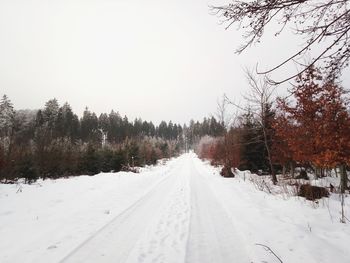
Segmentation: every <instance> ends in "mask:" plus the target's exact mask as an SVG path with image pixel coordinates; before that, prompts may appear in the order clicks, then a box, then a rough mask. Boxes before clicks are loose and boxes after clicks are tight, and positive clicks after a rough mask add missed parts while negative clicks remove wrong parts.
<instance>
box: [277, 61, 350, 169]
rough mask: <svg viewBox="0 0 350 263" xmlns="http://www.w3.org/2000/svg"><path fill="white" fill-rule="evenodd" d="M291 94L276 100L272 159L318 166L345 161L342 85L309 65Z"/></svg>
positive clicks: (348, 152) (347, 119) (346, 119)
mask: <svg viewBox="0 0 350 263" xmlns="http://www.w3.org/2000/svg"><path fill="white" fill-rule="evenodd" d="M292 94H293V96H294V99H281V98H279V99H278V100H277V115H276V119H275V122H274V129H275V133H276V138H275V140H274V141H275V142H274V146H273V148H274V153H275V154H274V160H275V161H277V162H279V163H281V164H285V163H286V162H287V161H288V160H294V161H297V162H299V163H302V164H312V165H314V166H316V167H320V168H333V167H336V166H338V165H341V164H349V163H350V116H349V112H348V110H347V106H348V103H349V101H348V98H347V97H346V93H345V91H344V90H343V88H342V87H341V86H339V85H338V84H336V83H335V81H334V80H323V79H322V77H321V75H320V73H319V72H318V70H317V69H315V68H310V69H309V70H308V71H306V72H305V73H303V74H302V75H300V76H299V77H298V78H297V85H296V86H294V88H293V90H292Z"/></svg>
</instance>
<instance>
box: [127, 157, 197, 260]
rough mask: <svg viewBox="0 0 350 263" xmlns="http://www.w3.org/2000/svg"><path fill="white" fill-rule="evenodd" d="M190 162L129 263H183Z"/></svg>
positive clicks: (179, 176) (179, 172) (186, 237)
mask: <svg viewBox="0 0 350 263" xmlns="http://www.w3.org/2000/svg"><path fill="white" fill-rule="evenodd" d="M187 164H188V160H186V165H184V166H183V169H182V170H180V171H178V174H177V175H176V176H177V177H178V178H179V180H178V181H177V185H176V186H175V187H174V189H173V191H172V193H171V194H170V195H169V197H168V200H167V201H166V202H164V206H163V207H162V212H161V213H160V216H159V217H157V218H156V219H155V220H154V222H152V224H151V225H150V228H149V229H148V230H147V231H146V232H145V233H144V235H143V236H142V237H141V238H140V240H139V242H138V244H137V245H136V246H135V248H134V250H133V251H132V252H131V253H130V256H129V258H128V260H127V262H128V263H134V262H139V263H151V262H152V263H160V262H166V263H175V262H184V260H185V254H186V243H187V239H188V229H189V221H190V188H189V171H188V165H187Z"/></svg>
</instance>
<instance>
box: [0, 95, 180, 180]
mask: <svg viewBox="0 0 350 263" xmlns="http://www.w3.org/2000/svg"><path fill="white" fill-rule="evenodd" d="M183 134H184V132H183V128H182V126H181V125H178V124H173V123H172V122H171V121H170V122H169V123H166V122H165V121H162V122H161V123H160V124H159V125H158V126H155V125H154V124H153V123H152V122H147V121H142V120H141V119H136V120H134V121H129V120H128V118H127V117H126V116H124V117H121V116H120V115H119V113H118V112H115V111H111V113H109V114H105V113H103V114H101V115H100V116H98V117H97V115H96V114H95V113H94V112H91V111H90V110H89V109H88V108H86V109H85V111H84V113H83V116H82V117H81V118H79V117H78V116H77V115H76V114H75V113H74V112H73V111H72V108H71V106H70V105H69V104H68V103H65V104H63V105H62V106H60V105H59V103H58V101H57V100H56V99H52V100H49V101H48V102H47V103H46V104H45V107H44V108H43V109H40V110H37V111H32V110H15V109H14V107H13V105H12V103H11V101H10V99H9V98H8V97H7V96H6V95H4V96H3V98H2V100H1V102H0V180H1V181H3V182H6V181H13V180H16V179H17V178H26V180H27V181H28V182H30V181H34V180H36V179H37V178H39V177H41V178H57V177H61V176H70V175H80V174H96V173H99V172H101V171H103V172H109V171H120V170H122V169H128V167H132V166H142V165H146V164H154V163H156V161H157V160H158V159H161V158H168V157H172V156H175V155H177V154H179V153H180V151H181V150H182V149H183V147H184V136H183Z"/></svg>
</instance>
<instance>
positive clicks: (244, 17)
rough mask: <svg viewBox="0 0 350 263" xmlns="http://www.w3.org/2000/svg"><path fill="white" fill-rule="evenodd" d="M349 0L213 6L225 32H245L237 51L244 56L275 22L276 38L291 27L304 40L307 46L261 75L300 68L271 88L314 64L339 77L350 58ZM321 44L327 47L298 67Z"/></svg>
mask: <svg viewBox="0 0 350 263" xmlns="http://www.w3.org/2000/svg"><path fill="white" fill-rule="evenodd" d="M349 2H350V0H261V1H253V0H250V1H237V0H232V2H231V3H230V4H227V5H223V6H212V7H211V10H212V11H213V13H214V14H216V15H219V16H220V17H222V18H223V21H222V22H223V23H224V24H227V27H226V28H229V27H231V26H232V25H233V24H237V25H238V28H239V29H242V28H243V29H244V30H245V34H244V35H243V36H244V38H245V39H246V41H245V43H244V44H242V45H241V46H240V47H239V48H238V49H237V50H236V51H237V53H241V52H243V51H244V50H245V49H247V48H248V47H250V46H251V45H252V44H254V43H258V42H260V40H261V37H262V36H263V34H264V32H265V29H266V27H267V26H268V25H269V24H272V23H274V22H276V23H277V24H278V25H279V26H280V28H279V29H278V30H277V32H275V36H278V35H279V34H280V33H281V32H282V31H283V30H284V29H285V28H286V27H290V26H292V27H293V28H294V32H295V33H296V34H298V35H302V36H303V37H305V39H306V42H305V44H304V46H302V47H301V48H300V49H299V50H298V51H297V52H296V53H295V54H293V55H291V56H290V57H288V58H286V59H284V60H283V61H282V62H281V63H279V64H278V65H276V66H274V67H272V68H271V69H270V70H268V71H266V72H260V73H261V74H268V73H271V72H272V71H274V70H276V69H278V68H281V67H282V66H284V65H286V64H288V63H291V62H292V63H293V62H296V63H298V64H299V65H301V66H302V69H301V70H300V71H299V72H298V73H297V74H295V75H294V74H293V75H292V76H289V77H287V78H285V79H283V80H280V81H272V80H270V79H269V81H270V82H271V84H280V83H283V82H286V81H289V80H291V79H293V78H295V77H296V76H297V75H298V74H300V73H302V72H304V71H306V70H307V69H308V68H309V67H311V66H312V65H314V64H315V63H317V62H321V63H323V67H324V69H325V71H327V72H328V74H329V76H332V77H334V76H336V75H339V74H340V72H341V70H342V69H343V68H345V67H347V66H348V65H349V58H350V43H349V33H350V10H349ZM320 42H325V43H326V46H325V48H324V49H322V50H321V51H320V52H319V54H317V55H316V56H315V57H314V58H313V59H312V60H311V61H310V62H309V63H300V61H301V59H303V58H305V55H307V54H309V52H310V50H312V49H314V48H315V47H316V46H317V45H318V44H319V43H320Z"/></svg>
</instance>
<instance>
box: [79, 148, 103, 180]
mask: <svg viewBox="0 0 350 263" xmlns="http://www.w3.org/2000/svg"><path fill="white" fill-rule="evenodd" d="M81 161H82V162H81V171H83V172H84V173H86V174H89V175H94V174H97V173H99V172H100V158H99V154H98V152H97V150H96V148H95V146H93V145H92V144H88V146H87V149H86V151H85V153H84V155H83V157H82V160H81Z"/></svg>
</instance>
